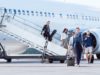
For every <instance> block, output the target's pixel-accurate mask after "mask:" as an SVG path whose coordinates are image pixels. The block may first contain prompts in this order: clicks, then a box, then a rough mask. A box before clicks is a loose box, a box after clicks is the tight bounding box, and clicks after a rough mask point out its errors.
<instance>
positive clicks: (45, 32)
mask: <svg viewBox="0 0 100 75" xmlns="http://www.w3.org/2000/svg"><path fill="white" fill-rule="evenodd" d="M49 25H50V21H47V23H46V24H45V25H44V26H43V29H42V31H41V34H42V35H43V36H44V38H45V39H47V40H48V39H49V37H50V27H49Z"/></svg>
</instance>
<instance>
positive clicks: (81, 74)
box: [0, 60, 100, 75]
mask: <svg viewBox="0 0 100 75" xmlns="http://www.w3.org/2000/svg"><path fill="white" fill-rule="evenodd" d="M0 75H100V61H99V60H96V61H95V62H94V64H87V62H86V61H82V62H81V65H80V67H76V66H75V67H67V65H66V63H64V64H60V63H58V62H54V63H53V64H49V63H40V60H39V61H37V60H36V61H33V60H29V61H26V60H17V61H16V60H13V62H12V63H5V62H4V61H0Z"/></svg>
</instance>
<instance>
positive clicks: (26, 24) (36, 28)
mask: <svg viewBox="0 0 100 75" xmlns="http://www.w3.org/2000/svg"><path fill="white" fill-rule="evenodd" d="M8 16H10V17H8ZM5 17H8V18H9V19H12V20H13V21H16V22H18V23H21V24H23V25H24V26H26V30H27V29H30V28H31V30H32V29H35V30H36V31H38V32H39V34H40V33H41V30H42V28H39V27H34V26H33V25H35V24H28V23H25V22H27V21H23V22H22V21H20V20H18V19H17V18H16V17H14V19H13V15H12V14H6V16H5ZM35 26H37V25H35ZM38 28H39V29H38ZM24 29H25V27H24ZM40 29H41V30H40ZM31 32H32V31H31ZM32 33H34V32H32ZM54 39H55V40H56V42H57V44H58V42H60V40H59V39H58V38H56V37H55V38H54Z"/></svg>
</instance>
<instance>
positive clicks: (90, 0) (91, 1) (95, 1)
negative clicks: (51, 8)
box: [52, 0, 100, 8]
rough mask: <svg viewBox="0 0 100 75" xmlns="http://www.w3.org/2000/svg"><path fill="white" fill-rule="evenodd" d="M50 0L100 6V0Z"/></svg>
mask: <svg viewBox="0 0 100 75" xmlns="http://www.w3.org/2000/svg"><path fill="white" fill-rule="evenodd" d="M52 1H61V2H64V1H65V2H66V3H75V4H81V5H87V6H92V7H96V8H100V0H52Z"/></svg>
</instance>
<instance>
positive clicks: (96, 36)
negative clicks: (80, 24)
mask: <svg viewBox="0 0 100 75" xmlns="http://www.w3.org/2000/svg"><path fill="white" fill-rule="evenodd" d="M89 31H90V35H91V36H92V39H93V53H94V54H96V56H97V58H98V59H100V29H99V28H97V29H89ZM85 34H86V31H85V32H83V36H85Z"/></svg>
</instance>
